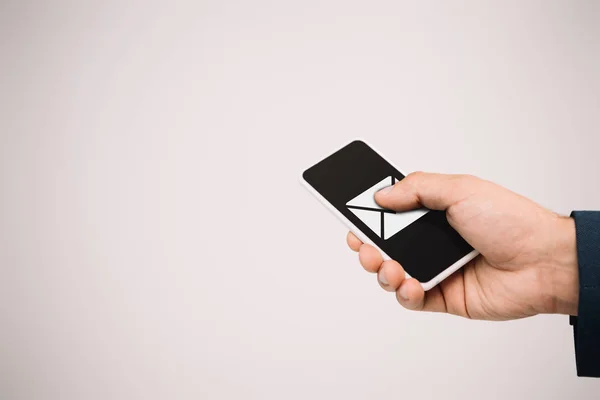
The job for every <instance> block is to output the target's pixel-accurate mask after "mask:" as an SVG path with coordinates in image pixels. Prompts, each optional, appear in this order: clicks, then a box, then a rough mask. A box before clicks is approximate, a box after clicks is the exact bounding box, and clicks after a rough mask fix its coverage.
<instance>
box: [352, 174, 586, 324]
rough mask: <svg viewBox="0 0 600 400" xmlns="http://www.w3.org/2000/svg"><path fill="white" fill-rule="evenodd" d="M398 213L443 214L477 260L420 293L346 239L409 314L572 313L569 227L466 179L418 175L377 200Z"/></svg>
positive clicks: (392, 264)
mask: <svg viewBox="0 0 600 400" xmlns="http://www.w3.org/2000/svg"><path fill="white" fill-rule="evenodd" d="M375 201H377V203H378V204H379V205H381V206H382V207H384V208H388V209H393V210H397V211H405V210H409V209H414V208H418V207H420V206H424V207H427V208H430V209H433V210H446V216H447V218H448V222H449V223H450V225H451V226H452V227H453V228H454V229H456V230H457V231H458V233H460V235H461V236H462V237H463V238H464V239H465V240H466V241H467V242H468V243H469V244H470V245H471V246H473V247H474V248H475V249H477V250H478V251H479V252H480V253H481V254H480V255H479V256H478V257H476V258H475V259H473V260H472V261H471V262H469V263H468V264H467V265H465V266H464V267H463V268H462V269H460V270H458V271H457V272H455V273H454V274H452V275H451V276H450V277H448V278H447V279H445V280H444V281H442V282H441V283H440V284H439V285H438V286H436V287H434V288H433V289H431V290H429V291H427V292H424V291H423V288H422V287H421V285H420V284H419V282H418V281H417V280H415V279H414V278H410V279H405V273H404V270H403V269H402V266H400V264H398V263H397V262H396V261H393V260H390V261H385V262H383V260H382V257H381V254H380V253H379V251H377V250H376V249H375V248H374V247H372V246H370V245H368V244H363V243H362V242H361V241H360V240H359V239H358V238H357V237H356V236H355V235H353V234H352V233H349V234H348V238H347V239H348V245H349V246H350V248H351V249H353V250H355V251H358V252H359V259H360V263H361V264H362V266H363V267H364V268H365V269H366V270H367V271H369V272H374V273H377V274H378V280H379V283H380V285H381V286H382V287H383V288H384V289H385V290H387V291H395V292H396V298H397V299H398V301H399V302H400V304H401V305H402V306H404V307H406V308H408V309H412V310H423V311H436V312H447V313H450V314H455V315H459V316H462V317H466V318H473V319H486V320H509V319H516V318H524V317H529V316H533V315H536V314H540V313H560V314H568V315H576V314H577V302H578V295H579V283H578V272H577V250H576V244H575V223H574V221H573V220H572V219H571V218H568V217H562V216H559V215H557V214H556V213H553V212H551V211H549V210H547V209H545V208H543V207H541V206H539V205H537V204H536V203H534V202H532V201H531V200H528V199H526V198H524V197H522V196H520V195H517V194H516V193H513V192H511V191H509V190H507V189H505V188H503V187H501V186H498V185H496V184H493V183H491V182H488V181H484V180H481V179H478V178H476V177H473V176H467V175H442V174H430V173H423V172H417V173H413V174H410V175H408V176H407V177H406V178H404V179H403V180H401V181H399V182H398V183H396V184H395V185H394V186H391V187H389V188H385V189H383V190H381V191H380V192H378V193H377V194H376V195H375Z"/></svg>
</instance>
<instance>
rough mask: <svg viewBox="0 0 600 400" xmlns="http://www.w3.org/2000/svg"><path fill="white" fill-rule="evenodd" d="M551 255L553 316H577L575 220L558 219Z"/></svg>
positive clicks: (577, 275)
mask: <svg viewBox="0 0 600 400" xmlns="http://www.w3.org/2000/svg"><path fill="white" fill-rule="evenodd" d="M554 233H555V236H554V237H555V239H554V241H553V242H554V243H553V246H552V249H551V251H550V253H551V255H552V261H551V265H552V267H551V271H552V280H551V282H552V298H553V305H554V306H553V310H552V311H551V312H552V313H555V314H565V315H577V306H578V304H579V270H578V264H577V243H576V236H575V235H576V233H575V220H574V219H573V218H570V217H559V219H558V223H557V227H556V229H555V230H554Z"/></svg>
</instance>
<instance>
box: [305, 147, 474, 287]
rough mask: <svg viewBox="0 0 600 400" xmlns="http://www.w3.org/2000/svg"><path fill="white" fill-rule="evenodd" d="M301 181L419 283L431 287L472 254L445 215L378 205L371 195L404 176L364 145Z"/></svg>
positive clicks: (343, 152)
mask: <svg viewBox="0 0 600 400" xmlns="http://www.w3.org/2000/svg"><path fill="white" fill-rule="evenodd" d="M303 178H304V180H305V181H306V182H307V183H308V184H309V185H310V186H312V187H313V188H314V189H315V190H316V191H317V192H318V193H320V194H321V196H323V197H324V198H325V199H326V200H327V201H328V202H329V203H331V205H333V206H334V207H335V208H336V209H337V210H338V211H339V212H340V213H341V214H342V215H344V216H345V217H346V218H347V219H348V220H350V221H351V222H352V223H353V224H354V225H355V226H356V227H358V228H359V229H360V230H361V231H362V232H363V233H364V234H365V235H366V236H367V237H368V238H369V239H371V240H372V241H373V242H374V243H375V244H376V245H377V246H378V247H379V248H380V249H381V250H383V251H384V252H385V253H386V254H387V255H388V256H390V257H391V258H392V259H394V260H396V261H398V262H399V263H400V264H401V265H402V267H403V268H404V270H405V271H406V272H407V273H408V274H410V275H411V276H412V277H414V278H416V279H417V280H418V281H420V282H429V281H430V280H431V279H433V278H435V277H436V276H437V275H439V274H440V273H441V272H443V271H444V270H446V269H447V268H448V267H450V266H451V265H452V264H454V263H455V262H457V261H458V260H460V259H461V258H463V257H464V256H466V255H467V254H469V253H470V252H471V251H472V250H473V248H472V247H471V246H470V245H469V244H468V243H467V242H466V241H465V240H464V239H463V238H462V237H461V236H460V235H459V234H458V233H457V232H456V231H455V230H454V229H453V228H452V227H451V226H450V224H449V223H448V220H447V219H446V213H445V212H444V211H434V210H427V209H419V210H413V211H408V212H400V213H396V212H393V211H391V210H386V209H383V208H381V207H380V206H379V205H377V204H376V203H375V200H374V198H373V196H374V194H375V192H376V191H377V190H379V189H382V188H384V187H386V186H389V185H392V184H394V183H395V182H397V181H400V180H402V179H404V175H402V174H401V173H400V172H399V171H398V170H397V169H396V168H394V167H393V166H392V165H390V164H389V163H388V162H387V161H386V160H385V159H384V158H382V157H381V156H380V155H379V154H377V153H376V152H375V151H374V150H373V149H372V148H370V147H369V146H368V145H367V144H366V143H364V142H362V141H354V142H352V143H350V144H348V145H347V146H345V147H343V148H342V149H340V150H338V151H337V152H335V153H333V154H332V155H330V156H329V157H327V158H325V159H324V160H322V161H320V162H319V163H317V164H315V165H314V166H312V167H311V168H309V169H307V170H306V171H304V174H303Z"/></svg>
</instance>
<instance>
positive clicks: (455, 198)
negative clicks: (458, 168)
mask: <svg viewBox="0 0 600 400" xmlns="http://www.w3.org/2000/svg"><path fill="white" fill-rule="evenodd" d="M480 182H483V181H481V180H480V179H478V178H476V177H473V176H470V175H447V174H432V173H426V172H414V173H412V174H409V175H407V176H406V177H405V178H404V179H402V180H400V181H398V182H397V183H396V184H395V185H393V186H389V187H387V188H383V189H381V190H380V191H379V192H377V193H375V201H376V202H377V204H379V205H380V206H381V207H384V208H388V209H390V210H396V211H406V210H412V209H415V208H419V207H427V208H429V209H432V210H446V209H448V208H450V207H451V206H452V205H453V204H456V203H458V202H459V201H461V200H463V199H465V198H467V197H468V196H470V195H471V194H473V193H474V192H475V191H476V189H477V187H478V186H479V183H480Z"/></svg>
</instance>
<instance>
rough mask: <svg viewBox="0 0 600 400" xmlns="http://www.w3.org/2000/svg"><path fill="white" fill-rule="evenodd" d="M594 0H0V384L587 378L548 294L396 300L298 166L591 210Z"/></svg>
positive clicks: (597, 46) (148, 395)
mask: <svg viewBox="0 0 600 400" xmlns="http://www.w3.org/2000/svg"><path fill="white" fill-rule="evenodd" d="M599 21H600V5H599V3H598V2H594V1H498V2H490V1H437V2H433V1H419V2H416V1H415V2H407V1H391V0H390V1H380V0H375V1H348V0H318V1H317V0H303V1H265V0H256V1H241V0H240V1H232V0H222V1H202V0H200V1H190V2H178V1H168V2H167V1H164V2H148V1H139V2H135V1H123V0H121V1H41V0H40V1H9V0H3V1H1V2H0V397H1V398H3V399H8V400H17V399H27V400H29V399H44V400H51V399H61V400H65V399H66V400H70V399H73V400H75V399H90V400H93V399H102V400H106V399H127V400H131V399H144V400H147V399H239V398H243V399H307V398H310V399H333V398H343V399H375V398H405V399H409V398H415V399H416V398H419V399H423V398H424V399H432V398H436V399H566V398H578V399H593V398H597V394H598V392H599V390H600V381H597V380H592V379H579V378H577V377H576V374H575V361H574V356H573V342H572V332H571V327H570V326H569V324H568V318H567V317H565V316H539V317H535V318H530V319H526V320H520V321H514V322H508V323H491V322H474V321H468V320H463V319H459V318H456V317H450V316H446V315H438V314H419V313H414V312H410V311H406V310H403V309H402V308H401V307H400V306H399V305H398V304H397V303H396V301H395V298H394V296H393V295H392V294H389V293H385V292H383V291H382V290H381V289H380V288H379V286H378V285H377V284H376V281H375V276H372V275H369V274H367V273H366V272H364V271H363V270H362V269H361V267H360V266H359V264H358V260H357V257H356V255H355V254H354V253H351V252H350V250H349V249H347V248H346V245H345V234H346V230H345V229H344V227H343V226H342V225H341V224H340V223H339V222H338V221H337V220H336V219H335V218H333V217H332V216H331V215H330V214H329V213H328V212H327V210H325V209H324V208H323V207H322V206H321V205H320V204H319V203H318V202H317V201H316V200H314V199H313V198H312V197H311V196H310V195H309V194H308V193H307V192H305V191H304V189H303V188H302V187H301V186H300V185H299V183H298V176H299V174H300V172H301V171H302V170H303V169H304V168H306V167H308V166H309V165H310V163H312V162H313V161H316V160H317V159H319V158H320V157H321V156H323V155H325V154H327V153H328V152H330V151H331V150H333V149H335V148H337V147H338V146H339V145H341V144H342V143H344V142H347V141H348V140H350V139H352V138H354V137H364V138H365V139H367V140H369V141H370V142H372V143H373V144H374V145H375V146H376V147H378V148H379V149H382V150H383V151H384V152H385V155H386V156H387V157H389V158H391V159H393V160H394V161H395V163H396V164H397V165H398V166H399V167H401V168H403V169H406V170H408V171H410V170H416V169H420V170H428V171H437V172H458V173H471V174H476V175H479V176H482V177H484V178H487V179H490V180H493V181H496V182H498V183H500V184H503V185H505V186H507V187H509V188H511V189H513V190H515V191H517V192H519V193H522V194H524V195H526V196H528V197H530V198H532V199H534V200H535V201H537V202H539V203H541V204H543V205H545V206H547V207H549V208H551V209H553V210H555V211H559V212H561V213H568V212H570V211H571V210H573V209H600V187H599V184H598V178H597V177H598V172H599V171H600V159H599V157H598V154H599V151H600V138H599V137H600V135H599V130H600V112H599V106H600V77H599V74H598V71H600V41H599V40H598V38H599V35H600V23H599Z"/></svg>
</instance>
